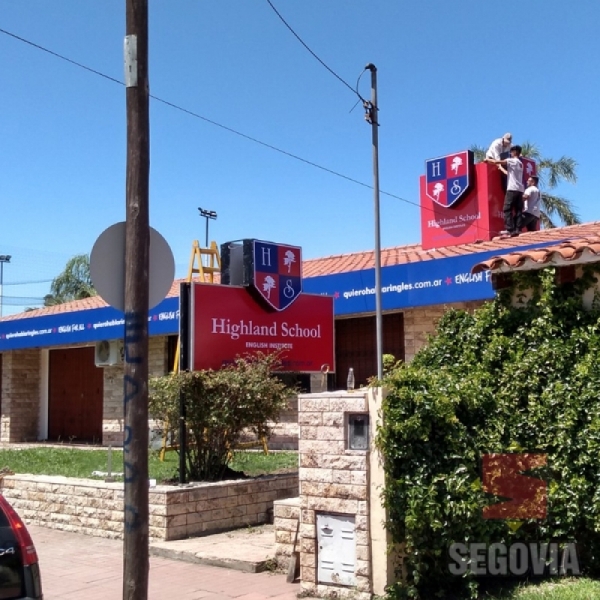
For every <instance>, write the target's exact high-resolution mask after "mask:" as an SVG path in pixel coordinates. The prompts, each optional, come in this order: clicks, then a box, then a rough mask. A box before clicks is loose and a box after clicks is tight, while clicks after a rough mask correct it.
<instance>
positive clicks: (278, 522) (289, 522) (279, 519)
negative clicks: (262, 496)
mask: <svg viewBox="0 0 600 600" xmlns="http://www.w3.org/2000/svg"><path fill="white" fill-rule="evenodd" d="M299 519H300V498H288V499H287V500H277V501H276V502H275V503H274V505H273V525H274V529H275V560H276V561H277V566H278V567H279V568H280V569H287V568H288V566H289V564H290V557H291V555H292V553H293V551H294V539H295V537H296V527H297V526H298V520H299ZM296 551H297V552H299V551H300V532H298V537H297V540H296Z"/></svg>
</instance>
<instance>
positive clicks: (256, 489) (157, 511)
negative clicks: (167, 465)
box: [1, 473, 298, 540]
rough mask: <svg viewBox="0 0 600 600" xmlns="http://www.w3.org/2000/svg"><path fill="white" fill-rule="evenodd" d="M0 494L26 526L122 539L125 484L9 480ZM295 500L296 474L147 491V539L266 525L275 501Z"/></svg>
mask: <svg viewBox="0 0 600 600" xmlns="http://www.w3.org/2000/svg"><path fill="white" fill-rule="evenodd" d="M1 485H2V494H3V495H4V497H5V498H7V500H9V501H10V503H11V504H12V505H13V506H14V508H15V509H16V510H17V511H18V512H19V514H20V516H21V517H22V518H23V519H24V520H25V522H26V523H29V524H33V525H42V526H44V527H50V528H53V529H62V530H63V531H73V532H77V533H85V534H87V535H93V536H97V537H107V538H122V537H123V501H124V500H123V494H124V492H123V484H122V483H105V482H103V481H96V480H91V479H74V478H66V477H48V476H42V475H13V476H9V477H5V478H4V479H3V481H2V484H1ZM297 495H298V475H297V474H295V473H291V474H284V475H270V476H265V477H260V478H257V479H250V480H239V481H221V482H217V483H201V484H195V485H190V486H187V487H186V488H185V489H180V488H178V487H169V486H158V487H154V488H151V489H150V499H149V504H150V520H149V527H150V537H151V538H153V539H158V540H178V539H184V538H186V537H189V536H197V535H206V534H209V533H215V532H218V531H225V530H228V529H234V528H237V527H244V526H247V525H258V524H260V523H265V522H267V521H268V520H269V518H270V511H271V510H272V507H273V502H274V501H275V500H278V499H281V498H289V497H291V496H297Z"/></svg>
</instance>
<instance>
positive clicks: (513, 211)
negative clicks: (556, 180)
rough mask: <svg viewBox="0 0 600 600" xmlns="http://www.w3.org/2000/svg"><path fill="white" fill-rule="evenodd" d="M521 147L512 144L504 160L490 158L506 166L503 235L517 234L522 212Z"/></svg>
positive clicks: (495, 162)
mask: <svg viewBox="0 0 600 600" xmlns="http://www.w3.org/2000/svg"><path fill="white" fill-rule="evenodd" d="M522 151H523V149H522V148H521V146H513V147H512V148H511V149H510V158H505V159H504V160H490V161H489V162H491V163H494V164H496V165H503V166H506V170H507V172H508V182H507V185H506V196H505V197H504V227H505V229H506V231H504V232H502V233H503V234H505V235H511V236H515V235H519V231H520V229H519V226H520V225H521V220H522V213H523V190H524V187H525V186H524V185H523V163H522V162H521V159H520V158H519V157H520V156H521V152H522Z"/></svg>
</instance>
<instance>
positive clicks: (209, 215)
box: [198, 207, 217, 248]
mask: <svg viewBox="0 0 600 600" xmlns="http://www.w3.org/2000/svg"><path fill="white" fill-rule="evenodd" d="M198 210H199V211H200V216H201V217H204V218H205V219H206V246H204V247H205V248H208V221H209V219H215V220H216V218H217V213H216V212H215V211H214V210H204V209H203V208H200V207H198Z"/></svg>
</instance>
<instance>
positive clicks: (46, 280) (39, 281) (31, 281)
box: [4, 279, 54, 285]
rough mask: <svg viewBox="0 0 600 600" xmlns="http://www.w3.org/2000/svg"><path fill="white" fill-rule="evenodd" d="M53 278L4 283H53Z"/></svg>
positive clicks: (5, 283) (6, 283)
mask: <svg viewBox="0 0 600 600" xmlns="http://www.w3.org/2000/svg"><path fill="white" fill-rule="evenodd" d="M52 281H54V280H53V279H32V280H29V281H8V282H4V285H31V284H34V283H51V282H52Z"/></svg>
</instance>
